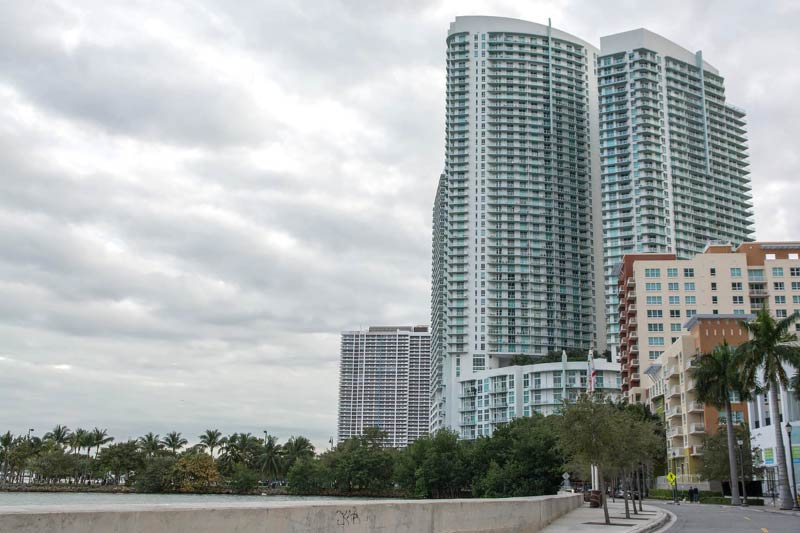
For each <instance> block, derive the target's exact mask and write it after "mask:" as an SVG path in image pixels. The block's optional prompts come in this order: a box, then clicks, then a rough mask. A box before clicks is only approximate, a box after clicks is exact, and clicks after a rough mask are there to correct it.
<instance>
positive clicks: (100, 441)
mask: <svg viewBox="0 0 800 533" xmlns="http://www.w3.org/2000/svg"><path fill="white" fill-rule="evenodd" d="M91 435H92V443H93V444H94V446H95V447H96V450H95V451H94V456H95V457H97V454H98V453H100V446H102V445H104V444H108V443H109V442H114V437H110V436H109V435H108V430H107V429H105V428H103V429H100V428H97V427H95V428H94V429H93V430H92V432H91Z"/></svg>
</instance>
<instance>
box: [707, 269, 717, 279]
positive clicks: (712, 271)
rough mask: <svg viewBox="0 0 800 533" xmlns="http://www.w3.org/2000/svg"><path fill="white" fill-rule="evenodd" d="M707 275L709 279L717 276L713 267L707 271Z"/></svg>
mask: <svg viewBox="0 0 800 533" xmlns="http://www.w3.org/2000/svg"><path fill="white" fill-rule="evenodd" d="M708 273H709V274H711V277H712V278H713V277H714V276H716V275H717V269H716V268H714V267H711V269H709V271H708Z"/></svg>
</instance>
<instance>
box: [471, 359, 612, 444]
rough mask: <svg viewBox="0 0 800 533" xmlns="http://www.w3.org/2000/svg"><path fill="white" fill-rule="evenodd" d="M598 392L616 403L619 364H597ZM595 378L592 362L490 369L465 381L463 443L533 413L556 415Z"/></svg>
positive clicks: (605, 362) (602, 361)
mask: <svg viewBox="0 0 800 533" xmlns="http://www.w3.org/2000/svg"><path fill="white" fill-rule="evenodd" d="M592 364H593V366H594V370H595V387H594V388H595V391H596V392H598V393H601V394H603V395H605V396H606V397H608V398H612V399H616V398H617V397H618V396H619V390H620V374H619V365H618V364H617V363H610V362H608V361H606V360H605V359H594V360H593V362H592ZM590 375H591V371H590V369H589V364H588V362H587V361H569V362H568V361H566V358H564V359H563V360H562V361H561V362H556V363H537V364H531V365H519V366H507V367H503V368H494V369H491V370H486V371H484V372H482V373H481V374H480V377H476V378H475V379H469V380H463V381H461V383H460V387H461V389H460V391H459V427H460V428H461V431H460V436H461V438H463V439H474V438H476V437H480V436H489V435H491V434H492V432H493V431H494V429H496V428H497V427H498V426H499V425H502V424H506V423H508V422H510V421H511V420H513V419H514V418H516V417H519V416H531V414H533V413H539V414H542V415H545V416H547V415H551V414H553V413H555V412H556V411H557V410H558V409H559V408H560V407H561V406H562V405H563V402H564V400H566V401H575V400H576V399H577V397H578V395H580V394H581V393H584V392H586V390H587V385H588V379H589V376H590Z"/></svg>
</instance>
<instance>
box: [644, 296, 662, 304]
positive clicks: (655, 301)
mask: <svg viewBox="0 0 800 533" xmlns="http://www.w3.org/2000/svg"><path fill="white" fill-rule="evenodd" d="M647 305H661V296H648V297H647Z"/></svg>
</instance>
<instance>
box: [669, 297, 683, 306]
mask: <svg viewBox="0 0 800 533" xmlns="http://www.w3.org/2000/svg"><path fill="white" fill-rule="evenodd" d="M669 305H681V297H680V296H670V297H669Z"/></svg>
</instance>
